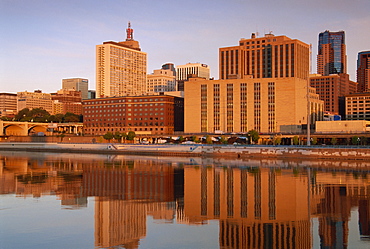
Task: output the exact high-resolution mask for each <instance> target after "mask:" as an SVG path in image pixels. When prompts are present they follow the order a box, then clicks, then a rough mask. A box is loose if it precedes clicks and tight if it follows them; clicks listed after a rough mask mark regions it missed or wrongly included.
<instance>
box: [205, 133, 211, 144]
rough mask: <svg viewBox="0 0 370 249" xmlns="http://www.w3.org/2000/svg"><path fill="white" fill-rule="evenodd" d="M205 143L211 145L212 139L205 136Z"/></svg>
mask: <svg viewBox="0 0 370 249" xmlns="http://www.w3.org/2000/svg"><path fill="white" fill-rule="evenodd" d="M206 143H207V144H211V143H212V138H211V136H210V135H207V136H206Z"/></svg>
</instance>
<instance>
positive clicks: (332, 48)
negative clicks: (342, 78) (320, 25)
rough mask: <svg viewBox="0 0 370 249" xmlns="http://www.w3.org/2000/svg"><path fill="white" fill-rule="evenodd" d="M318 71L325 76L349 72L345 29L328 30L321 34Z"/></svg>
mask: <svg viewBox="0 0 370 249" xmlns="http://www.w3.org/2000/svg"><path fill="white" fill-rule="evenodd" d="M317 73H318V74H321V75H324V76H327V75H330V74H340V73H347V55H346V44H345V34H344V31H338V32H330V31H329V30H326V31H325V32H321V33H320V34H319V47H318V55H317Z"/></svg>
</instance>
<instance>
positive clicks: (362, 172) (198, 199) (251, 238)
mask: <svg viewBox="0 0 370 249" xmlns="http://www.w3.org/2000/svg"><path fill="white" fill-rule="evenodd" d="M0 155H1V157H0V194H2V195H4V194H16V196H19V197H31V196H32V197H35V198H36V197H37V198H38V197H41V196H44V195H55V196H57V198H58V199H59V200H60V202H61V205H62V207H63V208H64V209H79V210H80V209H83V208H85V207H87V206H88V205H89V203H88V197H95V201H94V205H95V218H94V219H95V228H94V231H95V234H94V237H95V246H96V247H104V248H106V247H117V246H118V247H121V248H139V247H140V242H141V241H142V240H143V239H145V238H146V237H147V233H150V232H152V231H150V230H148V227H147V217H148V216H151V217H153V219H154V220H156V221H157V222H159V223H164V224H167V223H169V224H186V225H196V226H204V225H208V224H209V221H210V220H218V221H219V226H218V228H219V242H218V243H219V247H220V248H314V247H315V239H314V237H315V236H319V238H320V239H319V246H320V248H347V247H350V246H349V245H348V243H349V230H350V226H349V222H350V218H351V210H353V209H354V208H357V209H356V210H358V217H359V218H358V229H359V233H360V234H357V235H356V236H358V238H359V239H362V242H361V241H360V240H358V241H359V243H369V242H365V240H366V239H369V237H370V197H369V191H370V179H369V175H368V174H369V172H370V163H368V162H356V161H353V162H343V161H342V162H335V161H330V162H327V161H326V162H325V161H292V160H289V161H281V160H272V161H271V160H247V161H242V160H234V161H230V160H223V159H202V158H165V157H161V158H153V157H132V156H106V155H79V154H60V155H58V154H42V153H33V154H24V153H18V152H0ZM40 216H41V214H40ZM313 219H317V220H318V229H317V230H318V234H313V232H312V230H313V229H312V227H313V222H312V220H313ZM168 229H172V228H171V227H169V228H168ZM367 245H370V244H367ZM352 247H356V245H352Z"/></svg>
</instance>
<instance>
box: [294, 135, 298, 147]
mask: <svg viewBox="0 0 370 249" xmlns="http://www.w3.org/2000/svg"><path fill="white" fill-rule="evenodd" d="M293 144H294V145H298V144H299V137H298V136H294V137H293Z"/></svg>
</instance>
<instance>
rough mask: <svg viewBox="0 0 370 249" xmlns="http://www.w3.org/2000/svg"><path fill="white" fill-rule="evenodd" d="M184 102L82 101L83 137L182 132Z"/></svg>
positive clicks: (162, 98) (152, 98)
mask: <svg viewBox="0 0 370 249" xmlns="http://www.w3.org/2000/svg"><path fill="white" fill-rule="evenodd" d="M183 103H184V99H183V98H179V97H174V96H169V95H147V96H124V97H111V98H99V99H91V100H83V115H84V133H85V134H93V135H104V134H106V133H107V132H112V133H115V132H116V131H119V132H126V133H127V132H129V131H134V132H135V133H137V134H173V133H174V132H175V131H183V130H184V104H183Z"/></svg>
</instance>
